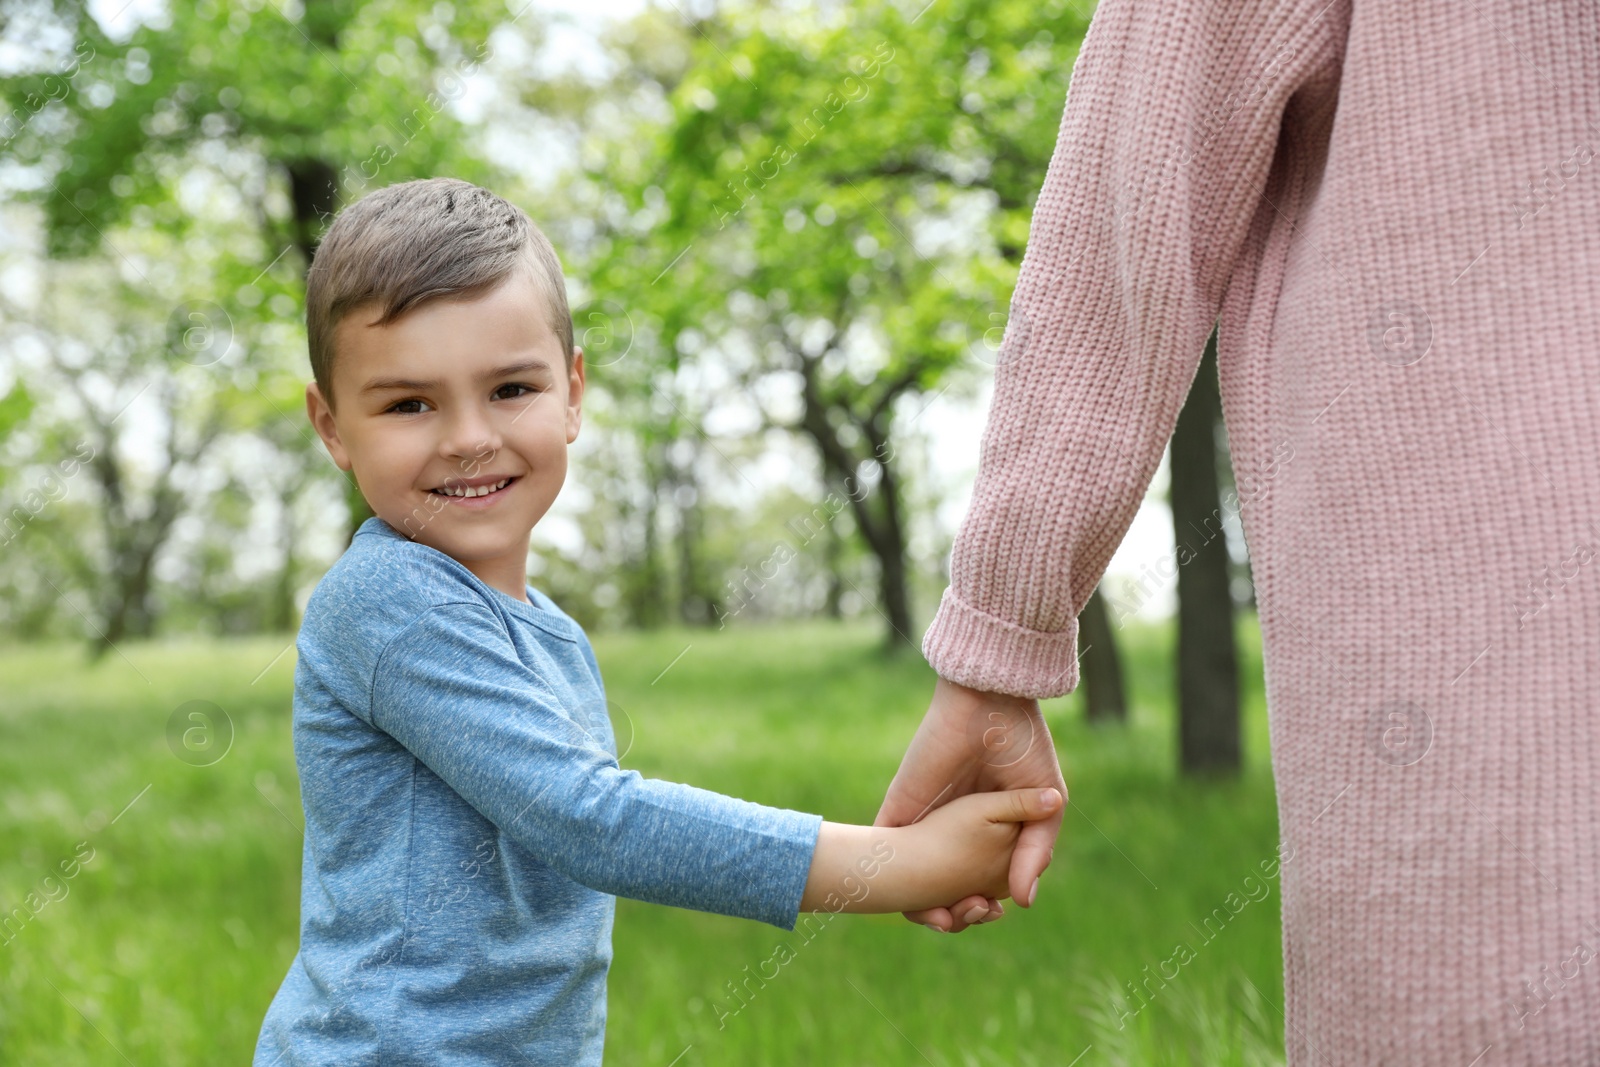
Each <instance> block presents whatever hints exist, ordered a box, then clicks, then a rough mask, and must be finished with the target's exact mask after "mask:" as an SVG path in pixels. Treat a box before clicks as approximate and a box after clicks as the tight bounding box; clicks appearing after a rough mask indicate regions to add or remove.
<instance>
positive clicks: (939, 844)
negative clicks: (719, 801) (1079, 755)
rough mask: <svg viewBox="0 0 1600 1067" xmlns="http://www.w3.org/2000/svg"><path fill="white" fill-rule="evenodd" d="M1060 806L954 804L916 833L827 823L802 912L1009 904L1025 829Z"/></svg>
mask: <svg viewBox="0 0 1600 1067" xmlns="http://www.w3.org/2000/svg"><path fill="white" fill-rule="evenodd" d="M1064 799H1065V797H1064V796H1063V794H1062V793H1060V792H1059V791H1057V790H1055V789H1014V790H1010V791H1007V792H997V793H975V794H972V795H970V796H964V797H958V798H956V799H955V800H952V801H951V802H950V803H948V804H946V805H944V806H943V807H941V808H938V809H936V810H935V811H933V812H931V813H930V814H929V815H928V816H927V817H926V818H925V819H922V820H921V821H919V822H917V823H916V824H915V825H913V826H904V827H892V828H883V827H871V826H849V825H845V824H841V823H831V822H825V823H823V824H822V829H821V832H820V833H819V834H818V836H817V847H816V851H815V852H814V853H813V855H812V860H811V872H810V876H809V877H808V878H807V881H806V888H805V892H804V893H803V894H802V896H801V899H800V909H801V910H802V911H817V910H822V909H826V910H828V911H832V912H839V911H849V912H876V913H883V912H895V911H900V912H905V911H916V910H921V909H925V908H936V907H940V906H942V905H943V904H947V903H949V902H950V901H951V900H955V899H959V898H962V897H966V896H968V895H974V894H975V895H976V896H977V897H978V899H980V900H985V899H987V898H989V897H995V898H1001V897H1005V896H1008V895H1009V891H1008V888H1007V885H1008V882H1009V881H1010V874H1011V867H1012V857H1013V853H1014V851H1015V849H1016V847H1017V841H1018V838H1019V837H1020V836H1021V835H1022V833H1023V829H1024V826H1025V825H1026V824H1028V823H1032V822H1037V821H1039V820H1042V819H1047V818H1049V817H1050V816H1051V815H1052V814H1053V813H1056V812H1059V811H1060V810H1061V806H1062V803H1063V801H1064Z"/></svg>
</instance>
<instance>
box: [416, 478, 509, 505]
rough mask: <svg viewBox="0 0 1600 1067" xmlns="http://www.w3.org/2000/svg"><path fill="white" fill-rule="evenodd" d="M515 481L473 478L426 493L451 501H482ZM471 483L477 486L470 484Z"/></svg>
mask: <svg viewBox="0 0 1600 1067" xmlns="http://www.w3.org/2000/svg"><path fill="white" fill-rule="evenodd" d="M516 481H517V479H516V478H495V479H480V478H474V479H471V480H470V481H468V480H462V481H452V482H450V483H449V484H447V485H441V486H438V487H437V488H434V489H429V490H428V492H430V493H432V494H433V495H435V496H443V497H449V498H451V499H452V500H482V499H484V498H486V497H491V496H497V495H499V494H500V493H502V492H504V491H505V490H506V489H507V488H509V487H510V486H511V485H513V484H514V483H515V482H516ZM473 482H476V483H479V484H471V483H473Z"/></svg>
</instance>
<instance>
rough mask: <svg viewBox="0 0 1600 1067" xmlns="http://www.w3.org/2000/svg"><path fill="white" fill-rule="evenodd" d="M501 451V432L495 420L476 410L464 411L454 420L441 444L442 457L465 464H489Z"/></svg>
mask: <svg viewBox="0 0 1600 1067" xmlns="http://www.w3.org/2000/svg"><path fill="white" fill-rule="evenodd" d="M499 450H500V432H499V431H498V430H497V429H496V428H495V425H494V420H492V419H490V418H489V416H488V415H487V413H485V412H481V411H476V410H468V411H463V412H461V413H460V414H458V415H457V416H456V418H454V419H452V420H451V421H450V423H449V429H448V430H447V431H446V433H445V436H444V439H443V440H442V441H440V442H439V453H440V455H442V456H444V457H445V458H446V459H451V460H458V461H461V462H463V463H471V462H476V463H479V464H482V463H488V462H489V461H490V460H492V459H494V454H495V453H496V452H498V451H499Z"/></svg>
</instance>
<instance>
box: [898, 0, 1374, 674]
mask: <svg viewBox="0 0 1600 1067" xmlns="http://www.w3.org/2000/svg"><path fill="white" fill-rule="evenodd" d="M1341 6H1342V5H1341ZM1330 9H1332V10H1330ZM1343 17H1344V16H1343V15H1342V14H1341V13H1340V12H1339V10H1338V9H1337V8H1336V7H1335V5H1333V4H1330V3H1328V2H1327V0H1306V2H1296V0H1290V2H1281V0H1279V2H1273V0H1258V2H1223V0H1212V2H1202V0H1195V2H1180V0H1102V3H1101V4H1100V6H1099V9H1098V11H1097V13H1096V14H1095V16H1094V19H1093V21H1092V22H1091V24H1090V27H1089V30H1088V33H1087V34H1086V36H1085V38H1084V43H1083V48H1082V50H1081V52H1080V54H1079V57H1078V60H1077V63H1076V65H1075V67H1074V69H1073V73H1072V79H1071V91H1070V93H1069V94H1068V97H1067V104H1066V109H1065V113H1064V115H1063V117H1062V122H1061V130H1060V134H1059V136H1058V139H1057V142H1056V148H1055V153H1054V155H1053V157H1052V158H1051V160H1050V166H1049V170H1048V173H1047V175H1046V177H1045V181H1044V186H1043V189H1042V190H1041V192H1040V194H1039V199H1038V202H1037V204H1036V206H1035V209H1034V215H1033V221H1032V228H1031V230H1030V233H1029V237H1028V247H1027V252H1026V254H1025V255H1024V257H1023V262H1022V268H1021V272H1020V274H1019V276H1018V278H1017V286H1016V290H1015V292H1014V293H1013V295H1012V300H1011V312H1010V317H1009V320H1008V322H1007V325H1006V332H1005V337H1004V340H1003V343H1002V345H1001V349H1000V356H999V360H998V365H997V367H996V370H995V382H994V400H993V405H992V407H991V410H990V413H989V420H988V425H987V428H986V429H985V431H984V435H983V442H982V450H981V454H980V461H979V469H978V475H977V479H976V482H975V484H974V487H973V499H972V505H971V508H970V510H969V512H968V514H967V517H966V519H965V520H964V522H963V523H962V526H961V529H960V531H959V533H958V535H957V537H956V541H955V546H954V551H953V554H952V557H951V564H950V587H949V588H948V589H947V590H946V591H945V595H944V599H943V601H942V602H941V604H940V606H939V611H938V614H937V615H936V616H935V618H934V621H933V624H932V625H931V626H930V628H929V630H928V632H927V634H926V636H925V637H924V639H923V653H924V654H925V655H926V656H927V658H928V661H929V663H930V664H932V666H933V667H934V669H935V670H937V671H938V672H939V674H940V675H941V676H943V677H945V678H947V679H949V680H951V681H954V682H959V683H961V684H963V685H968V686H971V687H973V688H977V689H983V690H988V691H991V692H1001V693H1010V694H1014V695H1017V696H1029V697H1040V698H1042V697H1049V696H1058V695H1060V694H1062V693H1065V692H1069V691H1070V690H1072V689H1074V688H1075V687H1076V686H1077V684H1078V665H1077V659H1076V655H1075V650H1076V646H1077V629H1078V625H1077V616H1078V612H1079V611H1081V610H1082V608H1083V606H1084V604H1085V603H1086V602H1087V601H1088V599H1089V596H1090V595H1091V594H1092V593H1093V591H1094V587H1095V585H1096V583H1097V582H1098V581H1099V580H1100V576H1101V574H1102V573H1104V571H1105V568H1106V565H1107V564H1108V563H1109V562H1110V560H1111V556H1112V553H1113V552H1114V551H1115V550H1116V547H1117V545H1118V543H1120V542H1121V540H1122V538H1123V535H1124V534H1126V533H1127V530H1128V527H1129V525H1130V524H1131V523H1132V521H1133V517H1134V514H1135V512H1136V511H1137V510H1138V507H1139V502H1140V500H1141V499H1142V498H1143V496H1144V492H1145V490H1146V488H1147V487H1148V486H1149V483H1150V479H1151V478H1152V476H1153V475H1154V474H1155V470H1156V467H1157V466H1158V465H1159V463H1160V460H1161V454H1162V452H1163V450H1164V448H1165V446H1166V442H1167V440H1168V438H1170V437H1171V435H1172V430H1173V427H1174V425H1175V424H1176V422H1177V417H1178V411H1179V409H1180V408H1181V407H1182V405H1183V400H1184V397H1185V396H1186V395H1187V393H1188V389H1189V385H1190V383H1191V382H1192V381H1193V379H1194V375H1195V369H1196V367H1197V366H1198V365H1199V362H1200V357H1201V354H1202V351H1203V349H1204V345H1205V339H1206V336H1207V334H1209V332H1210V331H1211V328H1212V325H1213V323H1214V322H1215V321H1216V318H1217V314H1218V311H1219V307H1220V305H1221V301H1222V296H1223V293H1224V291H1225V290H1226V288H1227V284H1228V280H1229V276H1230V274H1231V273H1232V271H1233V269H1234V267H1235V265H1236V263H1237V261H1238V260H1239V259H1240V258H1241V250H1242V249H1243V248H1244V245H1245V238H1246V235H1247V231H1248V230H1249V228H1250V224H1251V220H1252V219H1253V218H1254V216H1255V214H1256V212H1257V211H1258V210H1272V207H1271V206H1268V205H1265V203H1264V194H1263V189H1264V187H1265V185H1266V182H1267V178H1268V174H1269V172H1270V170H1271V169H1272V167H1273V164H1274V157H1275V155H1276V154H1277V153H1278V152H1279V151H1280V145H1279V126H1280V121H1281V119H1282V116H1283V112H1284V109H1285V106H1286V104H1287V103H1288V101H1289V100H1290V98H1291V97H1292V96H1293V94H1294V92H1295V91H1296V88H1297V87H1299V86H1301V85H1302V84H1304V83H1305V82H1306V81H1307V80H1308V79H1309V78H1311V77H1312V76H1314V75H1315V74H1317V73H1318V72H1319V71H1320V70H1322V69H1323V68H1324V67H1325V65H1326V64H1328V63H1329V62H1336V61H1337V59H1338V58H1339V56H1340V55H1342V49H1340V48H1338V47H1336V46H1337V45H1338V44H1339V43H1341V42H1342V34H1343V32H1344V31H1343V27H1342V26H1337V25H1335V22H1336V21H1337V20H1339V19H1341V18H1343ZM1281 150H1282V151H1284V152H1288V151H1290V150H1292V145H1291V144H1287V143H1286V144H1285V145H1283V146H1281Z"/></svg>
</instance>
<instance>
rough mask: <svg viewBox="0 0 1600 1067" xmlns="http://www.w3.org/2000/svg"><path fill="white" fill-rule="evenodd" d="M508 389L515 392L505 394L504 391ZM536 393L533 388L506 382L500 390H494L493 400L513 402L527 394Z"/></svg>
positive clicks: (518, 383) (519, 383)
mask: <svg viewBox="0 0 1600 1067" xmlns="http://www.w3.org/2000/svg"><path fill="white" fill-rule="evenodd" d="M508 389H514V390H516V392H512V393H507V392H506V390H508ZM538 391H539V390H537V389H535V388H534V387H533V386H531V385H524V384H523V383H521V382H507V383H506V384H504V385H502V386H501V387H500V388H498V389H496V390H495V391H494V395H495V398H496V399H499V400H515V399H517V398H518V397H521V396H526V395H527V394H529V393H537V392H538Z"/></svg>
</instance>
